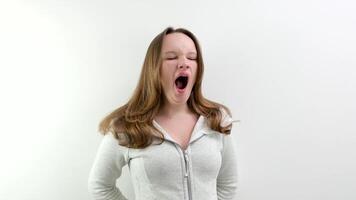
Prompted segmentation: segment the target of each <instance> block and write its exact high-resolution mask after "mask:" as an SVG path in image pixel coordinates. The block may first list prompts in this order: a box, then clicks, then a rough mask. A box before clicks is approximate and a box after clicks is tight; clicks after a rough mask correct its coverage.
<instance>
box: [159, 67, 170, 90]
mask: <svg viewBox="0 0 356 200" xmlns="http://www.w3.org/2000/svg"><path fill="white" fill-rule="evenodd" d="M172 73H173V72H172V68H171V67H170V66H169V65H162V67H161V70H160V76H161V83H163V86H165V85H166V84H167V83H169V82H170V81H171V79H172Z"/></svg>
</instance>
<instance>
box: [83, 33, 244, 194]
mask: <svg viewBox="0 0 356 200" xmlns="http://www.w3.org/2000/svg"><path fill="white" fill-rule="evenodd" d="M203 71H204V65H203V58H202V54H201V50H200V46H199V43H198V40H197V39H196V37H195V36H194V35H193V34H192V33H191V32H190V31H188V30H186V29H182V28H179V29H173V28H171V27H168V28H166V29H165V30H164V31H163V32H162V33H160V34H159V35H158V36H156V37H155V38H154V39H153V41H152V42H151V44H150V46H149V48H148V50H147V54H146V57H145V61H144V64H143V67H142V71H141V75H140V80H139V83H138V85H137V87H136V89H135V92H134V94H133V96H132V97H131V99H130V100H129V101H128V102H127V103H126V104H124V105H123V106H121V107H119V108H117V109H116V110H114V111H113V112H112V113H111V114H110V115H108V116H107V117H105V118H104V119H103V121H102V122H101V123H100V126H99V130H100V132H101V133H103V134H104V138H103V140H102V142H101V144H100V146H99V149H98V152H97V155H96V158H95V161H94V164H93V166H92V169H91V172H90V175H89V181H88V186H89V191H90V192H91V194H92V195H93V197H94V199H103V200H104V199H105V200H109V199H110V200H111V199H112V200H114V199H115V200H124V199H127V198H126V197H125V196H124V195H123V194H122V192H121V191H120V189H119V188H117V187H116V180H117V178H119V177H120V175H121V171H122V167H124V166H125V165H126V164H127V165H128V167H129V171H130V175H131V180H132V184H133V188H134V191H135V199H136V200H151V199H157V200H166V199H167V200H217V199H219V200H227V199H235V198H236V193H237V162H236V159H237V158H236V150H235V143H234V141H233V137H232V135H231V134H230V132H231V128H232V122H233V121H232V118H231V114H230V111H229V109H228V108H227V107H225V106H224V105H222V104H219V103H216V102H213V101H210V100H208V99H206V98H204V97H203V95H202V91H201V84H202V78H203Z"/></svg>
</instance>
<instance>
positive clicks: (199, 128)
mask: <svg viewBox="0 0 356 200" xmlns="http://www.w3.org/2000/svg"><path fill="white" fill-rule="evenodd" d="M152 124H153V126H155V127H156V128H157V129H158V130H160V131H161V132H162V133H163V136H164V139H165V140H168V141H171V142H174V143H177V142H176V141H175V140H174V139H173V138H172V137H171V136H170V134H169V133H168V132H167V131H166V130H165V129H164V128H163V127H162V126H161V125H160V124H159V123H158V122H156V121H155V120H153V121H152ZM211 133H213V131H212V130H211V129H210V128H209V127H208V125H207V120H206V117H204V116H203V115H200V116H199V118H198V120H197V122H196V123H195V126H194V128H193V132H192V135H191V137H190V141H189V144H190V143H192V142H194V141H195V140H197V139H199V138H200V137H202V136H203V135H208V134H211Z"/></svg>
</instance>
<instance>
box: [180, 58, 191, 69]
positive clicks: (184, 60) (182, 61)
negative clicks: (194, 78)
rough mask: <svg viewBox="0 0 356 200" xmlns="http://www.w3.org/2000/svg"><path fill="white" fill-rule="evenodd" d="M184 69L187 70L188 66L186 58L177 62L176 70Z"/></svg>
mask: <svg viewBox="0 0 356 200" xmlns="http://www.w3.org/2000/svg"><path fill="white" fill-rule="evenodd" d="M184 68H186V69H188V68H189V65H188V62H187V60H186V58H181V59H180V60H179V62H178V69H184Z"/></svg>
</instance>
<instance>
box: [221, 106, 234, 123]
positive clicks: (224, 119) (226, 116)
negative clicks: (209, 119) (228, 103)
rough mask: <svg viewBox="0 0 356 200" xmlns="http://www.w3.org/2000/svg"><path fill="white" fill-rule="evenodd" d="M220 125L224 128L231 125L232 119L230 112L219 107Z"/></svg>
mask: <svg viewBox="0 0 356 200" xmlns="http://www.w3.org/2000/svg"><path fill="white" fill-rule="evenodd" d="M220 112H221V123H220V125H221V126H222V127H226V126H229V125H231V124H232V122H233V119H232V115H231V112H230V110H228V108H224V107H220Z"/></svg>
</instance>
